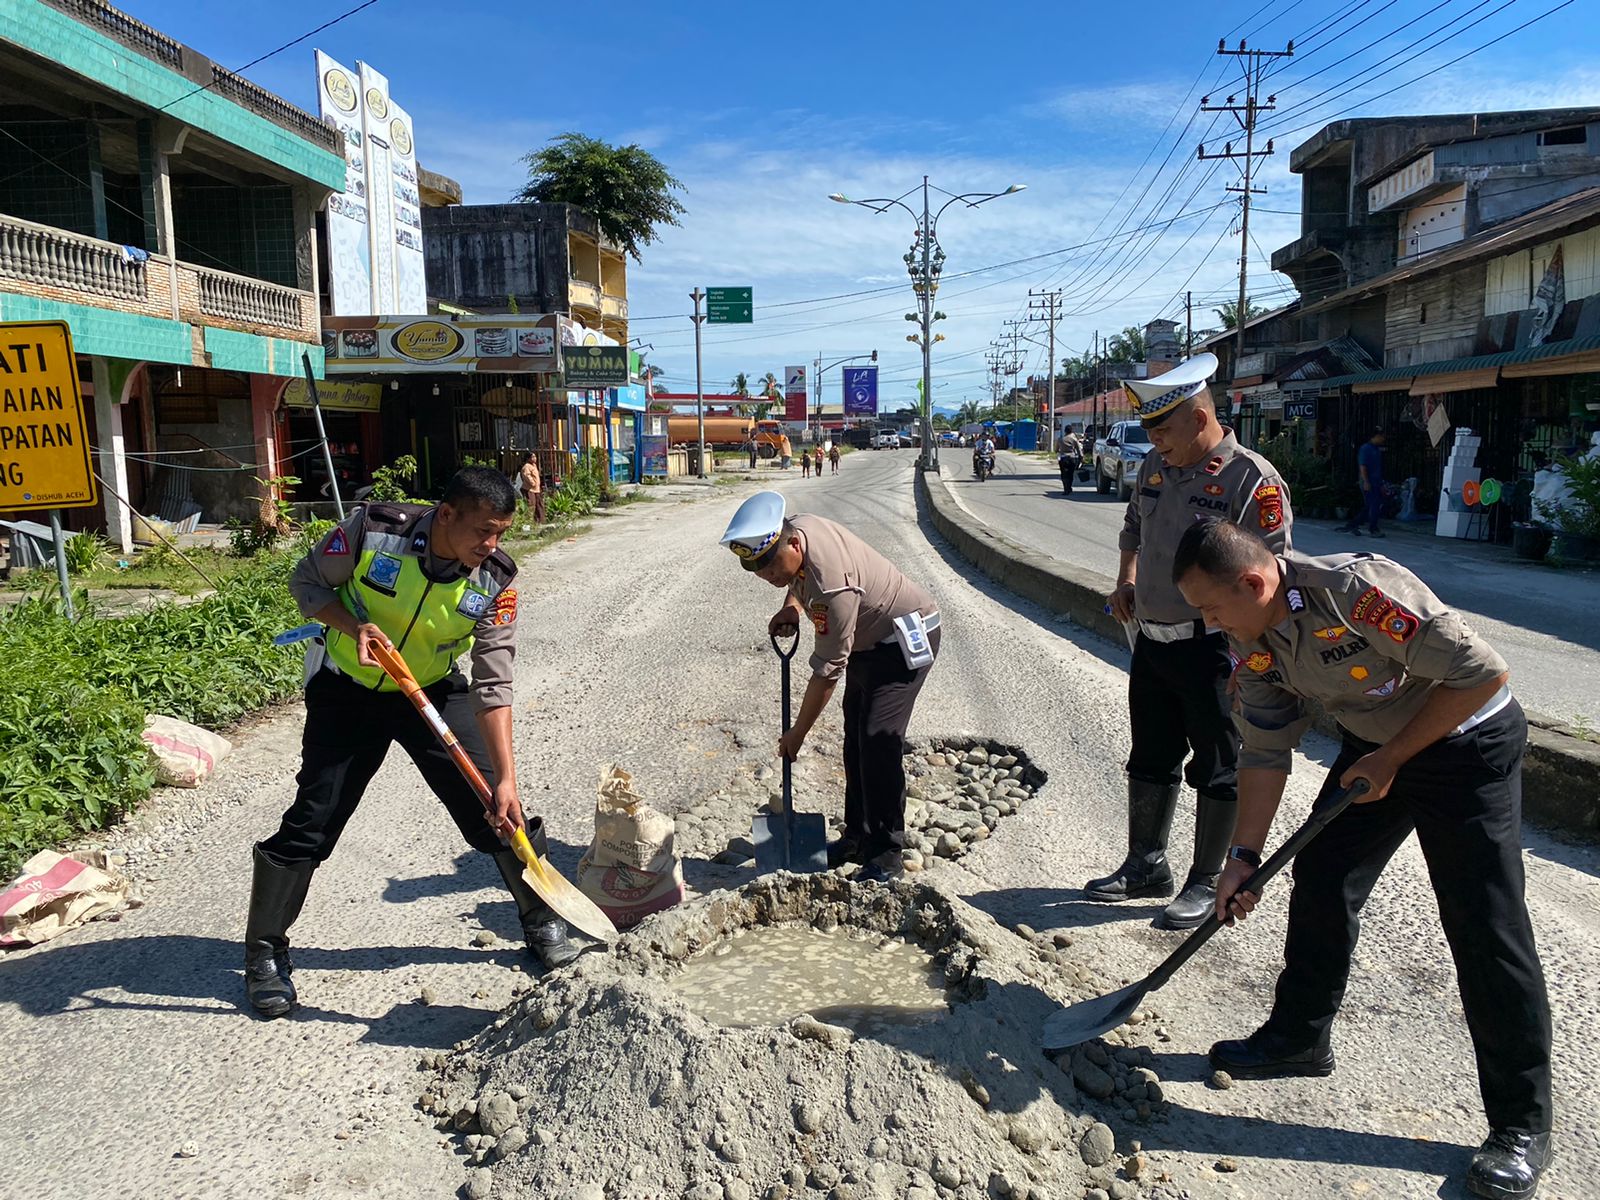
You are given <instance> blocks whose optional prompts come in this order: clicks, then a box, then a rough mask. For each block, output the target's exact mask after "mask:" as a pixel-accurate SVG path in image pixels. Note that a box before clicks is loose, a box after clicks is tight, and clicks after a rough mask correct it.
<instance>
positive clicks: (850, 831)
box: [844, 629, 941, 861]
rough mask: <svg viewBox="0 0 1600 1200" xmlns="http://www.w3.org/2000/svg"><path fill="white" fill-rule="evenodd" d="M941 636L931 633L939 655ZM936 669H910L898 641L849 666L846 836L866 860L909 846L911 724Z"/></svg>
mask: <svg viewBox="0 0 1600 1200" xmlns="http://www.w3.org/2000/svg"><path fill="white" fill-rule="evenodd" d="M940 632H941V630H938V629H933V630H930V631H929V632H928V643H929V645H930V646H932V647H933V652H934V654H935V655H937V654H938V653H939V634H940ZM932 669H933V664H932V663H929V664H928V665H927V666H925V667H922V668H920V669H918V670H916V671H913V670H912V669H911V668H910V667H908V666H906V660H905V656H904V655H903V654H901V652H900V646H899V643H897V642H895V643H890V644H889V645H887V646H883V645H879V646H873V647H872V648H871V649H869V650H858V651H856V652H855V653H854V654H852V655H851V656H850V660H849V663H848V664H847V665H846V667H845V679H844V836H845V838H846V839H848V840H852V841H854V842H856V843H857V844H858V846H859V847H860V850H859V857H860V858H861V860H862V861H866V860H867V859H870V858H873V857H875V856H877V855H879V854H882V853H884V852H885V851H887V850H892V849H894V848H896V847H898V846H903V845H905V833H906V771H905V762H904V755H905V738H906V726H908V725H909V724H910V723H911V710H912V709H913V708H914V707H915V706H916V703H917V693H918V692H920V691H921V690H922V683H923V680H925V679H927V677H928V672H929V671H931V670H932Z"/></svg>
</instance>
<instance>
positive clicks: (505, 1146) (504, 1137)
mask: <svg viewBox="0 0 1600 1200" xmlns="http://www.w3.org/2000/svg"><path fill="white" fill-rule="evenodd" d="M527 1144H528V1135H527V1134H526V1133H524V1132H523V1131H522V1126H521V1125H513V1126H512V1127H511V1128H510V1129H508V1130H506V1131H505V1132H504V1133H502V1134H501V1135H500V1137H499V1138H498V1139H497V1140H496V1141H495V1144H494V1153H495V1157H496V1158H497V1159H500V1158H510V1157H511V1156H512V1155H513V1154H515V1153H516V1152H517V1151H518V1150H521V1149H522V1148H523V1147H524V1146H526V1145H527Z"/></svg>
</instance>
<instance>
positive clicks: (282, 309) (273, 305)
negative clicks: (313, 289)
mask: <svg viewBox="0 0 1600 1200" xmlns="http://www.w3.org/2000/svg"><path fill="white" fill-rule="evenodd" d="M187 269H188V270H191V271H193V272H194V273H195V275H196V276H197V277H198V279H199V281H200V311H201V312H203V313H204V314H205V315H206V316H208V317H223V318H226V319H227V320H229V321H238V322H240V323H242V324H245V325H275V326H277V327H279V328H280V329H298V328H299V327H300V297H301V296H302V295H303V294H304V293H302V292H298V291H296V290H295V289H294V288H286V287H280V286H279V285H277V284H275V283H266V282H264V281H263V280H260V279H251V278H249V277H248V276H245V275H231V274H229V273H228V272H227V271H214V270H212V269H211V268H210V267H188V268H187Z"/></svg>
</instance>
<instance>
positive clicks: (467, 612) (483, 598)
mask: <svg viewBox="0 0 1600 1200" xmlns="http://www.w3.org/2000/svg"><path fill="white" fill-rule="evenodd" d="M490 603H491V601H490V600H489V597H488V595H487V594H486V593H484V592H479V591H475V590H474V589H472V588H468V589H467V590H466V591H465V592H464V593H463V594H462V596H461V603H459V604H457V605H456V611H457V612H458V613H460V614H461V615H462V616H464V617H471V618H472V619H473V620H474V621H477V620H481V619H482V618H483V615H484V614H485V613H486V612H488V611H489V605H490Z"/></svg>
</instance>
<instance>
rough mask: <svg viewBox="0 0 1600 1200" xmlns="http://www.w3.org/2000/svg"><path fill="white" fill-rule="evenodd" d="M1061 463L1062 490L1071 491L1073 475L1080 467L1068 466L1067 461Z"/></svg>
mask: <svg viewBox="0 0 1600 1200" xmlns="http://www.w3.org/2000/svg"><path fill="white" fill-rule="evenodd" d="M1060 465H1061V490H1062V491H1063V492H1070V491H1072V477H1073V476H1074V475H1076V474H1077V473H1078V468H1077V467H1074V466H1068V465H1067V464H1066V463H1062V464H1060Z"/></svg>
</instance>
